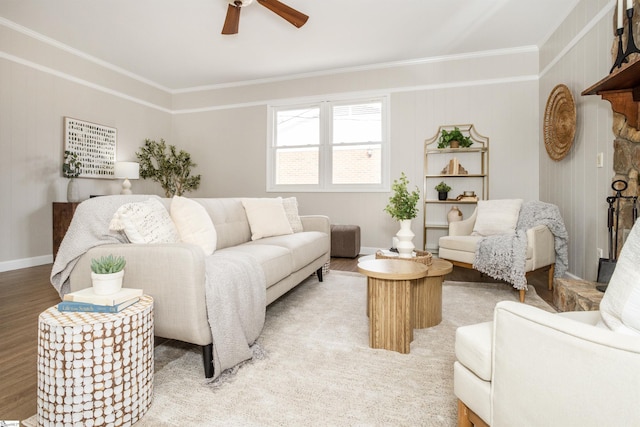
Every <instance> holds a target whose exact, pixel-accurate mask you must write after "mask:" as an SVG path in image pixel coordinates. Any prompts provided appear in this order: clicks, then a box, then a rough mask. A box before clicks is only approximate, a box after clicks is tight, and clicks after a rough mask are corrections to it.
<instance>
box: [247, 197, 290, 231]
mask: <svg viewBox="0 0 640 427" xmlns="http://www.w3.org/2000/svg"><path fill="white" fill-rule="evenodd" d="M242 206H244V210H245V212H246V213H247V219H248V220H249V227H250V228H251V240H258V239H262V238H264V237H270V236H281V235H283V234H293V230H292V229H291V225H289V221H288V220H287V215H286V214H285V212H284V205H283V204H282V197H277V198H275V199H242Z"/></svg>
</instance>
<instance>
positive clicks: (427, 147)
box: [423, 124, 489, 252]
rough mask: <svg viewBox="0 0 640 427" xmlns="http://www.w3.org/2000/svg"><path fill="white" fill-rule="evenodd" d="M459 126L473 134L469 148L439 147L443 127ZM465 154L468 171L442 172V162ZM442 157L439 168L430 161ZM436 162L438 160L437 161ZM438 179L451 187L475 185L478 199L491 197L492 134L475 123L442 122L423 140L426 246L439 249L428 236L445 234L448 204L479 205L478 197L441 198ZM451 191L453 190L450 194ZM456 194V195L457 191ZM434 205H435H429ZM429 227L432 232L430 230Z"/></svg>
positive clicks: (424, 245) (465, 131) (430, 249)
mask: <svg viewBox="0 0 640 427" xmlns="http://www.w3.org/2000/svg"><path fill="white" fill-rule="evenodd" d="M455 127H458V128H459V129H460V131H461V132H462V133H463V134H464V135H467V136H469V137H470V138H471V140H472V141H473V145H472V146H471V147H469V148H437V146H438V140H439V139H440V135H441V133H442V130H443V129H445V130H447V131H449V130H452V129H454V128H455ZM457 156H460V157H463V158H464V160H465V163H466V164H463V162H460V165H461V166H463V167H465V168H467V167H468V168H469V173H466V174H449V173H442V170H443V169H444V168H442V167H441V166H442V165H443V164H445V163H442V162H446V163H448V162H449V160H451V159H452V158H454V157H457ZM439 157H442V159H443V160H442V162H441V163H440V166H439V167H438V168H437V169H436V168H434V166H433V165H432V164H430V163H431V162H430V159H434V158H439ZM436 163H437V162H436ZM439 181H445V182H447V181H448V182H447V183H448V184H449V185H450V186H451V187H452V191H454V190H455V191H457V192H459V193H462V191H460V190H461V189H460V188H458V189H455V186H456V183H459V185H472V186H474V187H475V189H474V191H476V195H477V196H478V200H486V199H488V198H489V138H487V137H485V136H482V135H480V134H479V133H478V132H477V131H476V129H475V127H474V126H473V125H472V124H467V125H445V126H440V127H439V128H438V131H437V132H436V134H435V135H434V136H433V137H431V138H428V139H426V140H425V141H424V189H423V203H424V209H425V210H424V224H423V225H424V227H423V242H424V243H423V249H424V250H425V251H427V250H428V251H432V252H437V249H438V248H437V246H435V247H433V246H431V247H430V246H429V241H428V237H430V236H433V234H439V235H446V234H447V232H448V230H449V226H448V224H447V218H446V214H447V212H446V206H447V205H449V206H454V205H465V206H466V205H476V204H477V203H478V202H477V201H471V200H456V199H455V198H453V199H447V200H438V199H437V198H436V197H435V196H436V193H435V190H434V188H433V187H434V186H435V185H436V184H437V183H438V182H439ZM462 190H465V191H466V190H470V189H469V188H463V189H462ZM450 195H451V194H450ZM453 196H457V194H454V195H453ZM438 206H440V207H441V208H442V209H439V210H440V211H441V212H432V211H433V210H438V209H436V207H438ZM430 207H431V208H433V209H430ZM467 210H468V212H466V213H465V217H466V216H468V215H470V214H471V213H473V208H472V207H470V208H468V209H467ZM430 231H431V232H432V233H430Z"/></svg>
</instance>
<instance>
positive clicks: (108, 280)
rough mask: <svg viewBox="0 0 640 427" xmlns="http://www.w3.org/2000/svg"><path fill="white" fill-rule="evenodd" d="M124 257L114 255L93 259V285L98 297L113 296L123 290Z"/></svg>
mask: <svg viewBox="0 0 640 427" xmlns="http://www.w3.org/2000/svg"><path fill="white" fill-rule="evenodd" d="M126 263H127V262H126V261H125V259H124V257H121V256H119V257H114V256H113V255H111V254H110V255H107V256H102V257H100V258H97V259H96V258H92V259H91V283H92V284H93V292H94V293H96V294H97V295H111V294H114V293H116V292H118V291H119V290H120V289H121V288H122V279H123V278H124V266H125V265H126Z"/></svg>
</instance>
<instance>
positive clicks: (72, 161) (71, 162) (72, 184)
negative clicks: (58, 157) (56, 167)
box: [62, 150, 82, 203]
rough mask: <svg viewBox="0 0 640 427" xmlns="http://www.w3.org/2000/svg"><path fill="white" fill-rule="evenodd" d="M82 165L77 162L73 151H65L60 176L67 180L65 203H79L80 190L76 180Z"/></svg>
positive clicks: (76, 156)
mask: <svg viewBox="0 0 640 427" xmlns="http://www.w3.org/2000/svg"><path fill="white" fill-rule="evenodd" d="M81 167H82V163H80V160H78V155H77V154H76V153H74V152H73V151H69V150H65V152H64V162H63V163H62V174H63V175H64V176H65V178H69V183H68V184H67V201H68V202H71V203H74V202H79V201H80V189H79V188H78V182H77V181H76V178H77V177H78V176H79V175H80V171H81Z"/></svg>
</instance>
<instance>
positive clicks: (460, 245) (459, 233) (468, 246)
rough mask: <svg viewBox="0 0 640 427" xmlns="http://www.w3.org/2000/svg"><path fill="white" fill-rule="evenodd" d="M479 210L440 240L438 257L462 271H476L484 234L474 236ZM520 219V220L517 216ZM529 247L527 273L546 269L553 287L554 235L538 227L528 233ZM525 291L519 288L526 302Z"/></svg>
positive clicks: (450, 228)
mask: <svg viewBox="0 0 640 427" xmlns="http://www.w3.org/2000/svg"><path fill="white" fill-rule="evenodd" d="M477 215H478V209H477V208H476V210H475V211H474V212H473V214H472V215H471V216H470V217H469V218H467V219H465V220H462V221H458V222H452V223H450V224H449V235H448V236H443V237H441V238H440V239H439V242H438V245H439V249H438V256H439V257H440V258H442V259H446V260H447V261H450V262H451V263H453V264H454V265H456V266H458V267H463V268H469V269H472V268H474V263H475V256H476V248H477V246H478V243H479V242H480V240H481V239H482V238H483V237H484V236H482V235H474V234H472V233H473V230H474V226H475V224H476V218H477ZM516 219H517V217H516ZM526 236H527V247H526V252H525V254H526V255H525V264H524V269H525V270H524V271H525V272H526V274H527V275H529V274H531V273H533V272H535V271H537V270H540V269H543V268H547V269H548V275H547V280H548V286H549V290H551V289H552V288H553V277H554V271H555V270H554V268H555V260H556V252H555V246H554V235H553V234H552V233H551V231H550V230H549V228H547V226H545V225H535V226H533V227H531V228H529V229H527V230H526ZM525 293H526V290H525V289H520V301H521V302H524V299H525Z"/></svg>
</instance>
